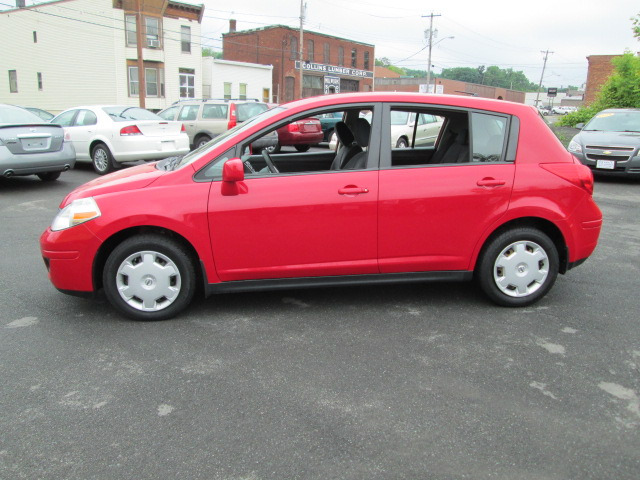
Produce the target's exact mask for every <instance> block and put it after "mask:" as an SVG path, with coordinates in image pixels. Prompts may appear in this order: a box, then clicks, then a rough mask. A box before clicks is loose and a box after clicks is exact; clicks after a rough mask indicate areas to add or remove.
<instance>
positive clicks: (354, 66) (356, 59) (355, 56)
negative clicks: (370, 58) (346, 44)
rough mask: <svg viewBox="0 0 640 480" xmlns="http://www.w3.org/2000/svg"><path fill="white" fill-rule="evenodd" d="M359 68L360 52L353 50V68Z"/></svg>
mask: <svg viewBox="0 0 640 480" xmlns="http://www.w3.org/2000/svg"><path fill="white" fill-rule="evenodd" d="M357 66H358V50H356V49H355V48H352V49H351V67H352V68H356V67H357Z"/></svg>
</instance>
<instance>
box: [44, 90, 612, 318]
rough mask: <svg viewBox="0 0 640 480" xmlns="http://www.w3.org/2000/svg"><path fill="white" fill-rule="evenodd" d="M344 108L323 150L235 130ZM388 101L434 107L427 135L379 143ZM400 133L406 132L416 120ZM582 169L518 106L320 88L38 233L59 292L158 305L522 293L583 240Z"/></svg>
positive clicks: (538, 287) (119, 304) (73, 209)
mask: <svg viewBox="0 0 640 480" xmlns="http://www.w3.org/2000/svg"><path fill="white" fill-rule="evenodd" d="M333 112H343V116H342V121H341V122H338V123H337V124H336V129H335V130H336V134H337V136H338V138H339V148H338V150H337V152H333V151H331V150H325V149H323V150H318V151H313V150H312V151H309V152H297V151H293V152H290V153H280V154H269V153H268V152H266V151H264V150H262V152H261V153H260V154H258V153H257V151H258V149H253V148H252V147H251V144H252V143H253V142H256V141H258V140H259V139H260V138H261V137H263V136H264V135H267V134H268V133H270V132H273V131H274V130H276V129H278V128H282V127H286V126H287V125H288V124H290V123H293V122H296V121H299V120H301V119H305V118H308V117H312V116H319V115H323V114H329V113H333ZM394 112H410V113H415V114H418V115H416V117H419V115H420V114H426V115H433V116H435V117H437V118H438V119H442V126H441V128H440V131H439V133H438V136H437V140H436V142H435V144H434V145H429V146H422V145H421V146H416V145H415V143H416V142H415V138H412V139H411V140H410V141H409V142H408V143H409V145H408V147H407V148H401V149H396V148H395V145H392V143H391V120H390V119H391V117H392V115H396V113H394ZM414 137H415V135H414ZM592 192H593V177H592V175H591V172H590V171H589V169H588V168H587V167H585V166H583V165H582V164H580V163H579V162H578V160H577V159H575V158H574V157H573V156H572V155H571V154H570V153H568V152H567V151H566V150H565V149H564V147H563V146H562V144H561V143H560V142H559V141H558V140H557V139H556V137H555V136H554V135H553V133H552V132H551V131H550V130H549V128H548V127H547V125H546V124H545V122H544V120H543V119H542V118H541V117H540V115H539V114H538V112H537V111H536V110H535V109H534V108H533V107H529V106H525V105H521V104H515V103H509V102H503V101H494V100H487V99H481V98H468V97H462V96H443V95H437V96H435V95H424V94H408V93H406V94H405V93H399V94H396V93H362V94H340V95H327V96H323V97H315V98H309V99H305V100H302V101H297V102H293V103H289V104H287V105H283V106H280V107H276V108H274V109H271V110H269V111H266V112H264V113H262V114H260V115H258V116H257V117H254V118H253V119H251V120H249V121H247V122H245V123H243V124H242V125H239V126H238V127H236V128H234V129H232V130H229V131H228V132H225V133H223V134H221V135H219V136H218V137H216V138H215V139H214V140H213V141H212V142H210V143H208V144H206V145H204V146H203V147H201V148H199V149H197V150H194V151H193V152H191V153H189V154H187V155H186V156H184V157H175V158H169V159H166V160H162V161H160V162H157V163H154V164H146V165H141V166H138V167H135V168H129V169H126V170H121V171H118V172H115V173H112V174H110V175H107V176H104V177H101V178H97V179H95V180H93V181H91V182H89V183H87V184H86V185H83V186H81V187H79V188H77V189H76V190H74V191H73V192H71V193H70V194H69V195H68V196H67V197H66V198H65V199H64V200H63V201H62V204H61V205H60V207H61V210H60V212H59V213H58V215H57V216H56V217H55V219H54V220H53V222H52V224H51V227H50V228H48V229H47V230H46V231H45V232H44V233H43V234H42V237H41V239H40V244H41V248H42V255H43V257H44V261H45V264H46V266H47V269H48V271H49V277H50V279H51V281H52V282H53V284H54V285H55V286H56V288H58V289H59V290H61V291H63V292H65V293H73V294H92V293H94V292H96V291H98V290H100V289H104V291H105V294H106V297H107V298H108V300H109V301H110V302H111V304H112V305H113V307H114V308H115V309H116V310H118V311H119V312H120V313H122V314H124V315H127V316H129V317H131V318H134V319H140V320H156V319H164V318H169V317H172V316H174V315H176V314H177V313H178V312H180V311H182V310H183V309H184V308H185V307H186V306H187V305H188V304H189V303H190V302H191V300H192V298H193V297H194V294H195V293H196V291H199V290H203V291H204V293H205V294H211V293H222V292H231V291H250V290H263V289H274V288H280V289H291V288H300V287H310V286H330V285H357V284H362V283H387V282H388V283H391V282H410V281H411V282H413V281H429V280H431V281H433V280H436V281H438V280H442V281H446V280H470V279H472V278H475V279H476V280H477V282H478V284H479V285H480V287H481V288H482V290H483V291H484V292H485V293H486V294H487V296H488V297H489V298H490V299H491V300H493V301H494V302H495V303H497V304H500V305H505V306H510V307H520V306H525V305H529V304H531V303H533V302H535V301H536V300H539V299H540V298H541V297H543V296H544V295H545V294H546V293H547V292H548V291H549V289H550V288H551V287H552V285H553V283H554V282H555V280H556V277H557V275H558V273H565V272H567V271H568V270H569V269H571V268H572V267H575V266H577V265H579V264H580V263H582V262H583V261H584V260H585V259H586V258H587V257H589V255H591V253H592V252H593V250H594V248H595V247H596V244H597V241H598V235H599V233H600V228H601V225H602V214H601V213H600V210H599V209H598V207H597V205H596V204H595V203H594V201H593V199H592Z"/></svg>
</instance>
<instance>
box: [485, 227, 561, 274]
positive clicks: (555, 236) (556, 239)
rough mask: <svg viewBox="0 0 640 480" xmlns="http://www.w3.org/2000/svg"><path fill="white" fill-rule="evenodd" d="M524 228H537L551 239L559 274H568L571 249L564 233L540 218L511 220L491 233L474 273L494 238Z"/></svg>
mask: <svg viewBox="0 0 640 480" xmlns="http://www.w3.org/2000/svg"><path fill="white" fill-rule="evenodd" d="M523 227H528V228H535V229H537V230H540V231H541V232H543V233H544V234H545V235H547V236H548V237H549V238H550V239H551V241H552V242H553V244H554V245H555V246H556V249H557V250H558V260H559V265H558V271H559V273H562V274H564V273H566V271H567V270H568V265H569V249H568V247H567V241H566V239H565V238H564V235H563V234H562V231H561V230H560V228H558V226H557V225H556V224H555V223H553V222H552V221H550V220H547V219H545V218H540V217H520V218H514V219H512V220H509V221H507V222H505V223H503V224H502V225H500V226H499V227H497V228H496V229H495V230H493V232H491V233H490V234H489V235H488V236H487V238H485V240H484V242H483V243H482V247H481V248H480V251H479V252H478V255H477V256H476V258H475V261H474V265H473V270H474V271H476V270H477V268H478V263H479V262H480V261H481V259H482V255H483V254H484V252H485V250H486V248H487V246H488V245H489V244H490V243H491V241H492V240H493V239H494V238H496V237H497V236H498V235H501V234H502V233H504V232H506V231H507V230H511V229H514V228H523Z"/></svg>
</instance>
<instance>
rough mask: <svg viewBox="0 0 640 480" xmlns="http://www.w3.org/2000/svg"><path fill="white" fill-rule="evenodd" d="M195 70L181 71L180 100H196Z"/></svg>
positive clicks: (182, 69)
mask: <svg viewBox="0 0 640 480" xmlns="http://www.w3.org/2000/svg"><path fill="white" fill-rule="evenodd" d="M195 73H196V72H195V70H192V69H189V68H181V69H180V98H196V75H195Z"/></svg>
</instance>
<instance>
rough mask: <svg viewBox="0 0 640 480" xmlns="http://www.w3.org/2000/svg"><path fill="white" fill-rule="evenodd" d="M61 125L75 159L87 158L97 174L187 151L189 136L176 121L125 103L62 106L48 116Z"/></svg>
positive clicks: (52, 121) (84, 159)
mask: <svg viewBox="0 0 640 480" xmlns="http://www.w3.org/2000/svg"><path fill="white" fill-rule="evenodd" d="M51 123H55V124H58V125H62V127H64V132H65V140H67V141H70V142H72V143H73V146H74V147H75V150H76V160H77V161H91V162H92V163H93V167H94V169H95V171H96V172H98V173H99V174H100V175H104V174H105V173H109V172H111V171H113V170H115V169H118V168H120V167H121V166H122V163H123V162H134V161H137V160H161V159H163V158H167V157H172V156H176V155H184V154H185V153H187V152H189V137H188V136H187V133H186V131H185V128H184V126H183V125H182V123H180V122H171V121H167V120H164V119H162V118H160V117H159V116H157V115H156V114H155V113H151V112H149V111H148V110H145V109H143V108H139V107H128V106H122V105H120V106H102V105H98V106H86V107H76V108H71V109H69V110H65V111H64V112H62V113H61V114H59V115H58V116H56V117H55V118H53V119H52V120H51Z"/></svg>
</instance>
